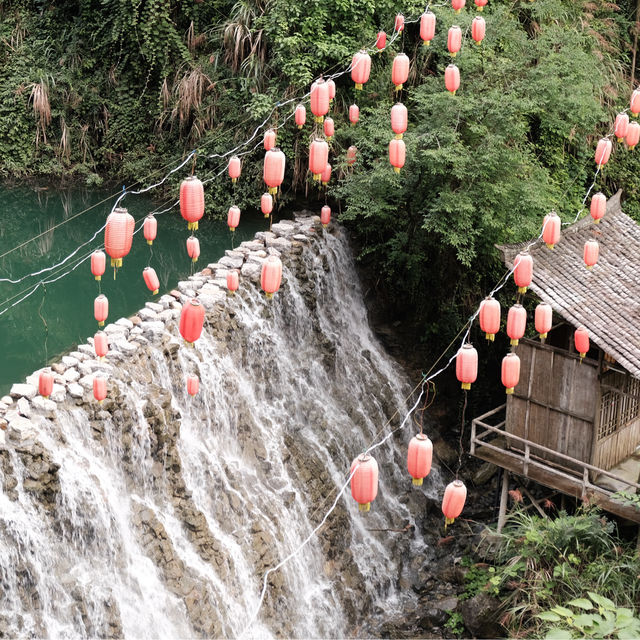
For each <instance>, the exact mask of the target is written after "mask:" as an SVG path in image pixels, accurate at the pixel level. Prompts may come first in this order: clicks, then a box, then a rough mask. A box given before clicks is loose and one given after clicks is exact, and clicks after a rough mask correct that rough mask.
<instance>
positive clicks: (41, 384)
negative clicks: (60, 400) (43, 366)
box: [38, 371, 53, 398]
mask: <svg viewBox="0 0 640 640" xmlns="http://www.w3.org/2000/svg"><path fill="white" fill-rule="evenodd" d="M52 392H53V374H52V373H51V372H50V371H41V372H40V375H39V376H38V393H39V394H40V395H41V396H42V397H43V398H48V397H49V396H50V395H51V393H52Z"/></svg>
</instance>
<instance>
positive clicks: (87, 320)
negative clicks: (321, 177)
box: [0, 187, 266, 396]
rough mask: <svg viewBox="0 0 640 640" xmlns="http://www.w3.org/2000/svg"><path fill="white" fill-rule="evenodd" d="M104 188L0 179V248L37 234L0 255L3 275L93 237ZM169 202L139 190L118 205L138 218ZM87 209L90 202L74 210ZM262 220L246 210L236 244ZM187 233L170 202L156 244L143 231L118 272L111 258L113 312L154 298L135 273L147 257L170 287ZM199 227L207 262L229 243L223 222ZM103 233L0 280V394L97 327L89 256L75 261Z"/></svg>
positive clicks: (183, 268)
mask: <svg viewBox="0 0 640 640" xmlns="http://www.w3.org/2000/svg"><path fill="white" fill-rule="evenodd" d="M109 195H110V194H109V192H106V191H104V190H92V191H88V190H85V191H79V190H72V191H60V190H44V191H38V192H35V191H34V190H33V189H31V188H28V187H17V188H12V189H8V188H5V187H0V211H1V216H2V225H1V226H0V255H2V254H4V253H5V252H7V251H10V250H12V249H13V248H15V247H18V245H20V244H22V243H24V242H25V241H27V240H29V239H31V238H35V240H33V241H32V242H28V243H27V244H25V245H24V246H22V247H20V248H19V249H17V250H15V251H11V253H9V254H8V255H6V256H5V257H3V258H0V279H2V278H11V279H13V280H17V279H19V278H22V277H23V276H25V275H27V274H29V273H33V272H35V271H40V270H41V269H43V268H45V267H49V266H51V265H54V264H58V263H59V262H61V261H62V260H63V259H64V258H65V257H66V256H67V255H69V254H70V253H71V252H72V251H74V250H75V249H76V248H77V247H79V246H80V245H82V244H84V243H85V242H87V241H89V240H91V238H92V237H93V235H94V234H95V232H96V231H97V230H98V229H100V227H102V225H103V224H104V223H105V220H106V218H107V215H108V214H109V211H111V207H112V206H113V203H114V202H115V199H116V198H115V196H113V197H110V198H109V197H108V196H109ZM103 200H105V201H104V202H102V201H103ZM170 204H172V202H171V201H168V202H167V203H166V204H164V205H163V203H154V202H153V201H151V200H150V198H148V197H146V196H144V195H131V196H127V197H126V198H125V199H124V201H123V203H122V206H125V207H127V208H128V209H129V211H130V213H131V214H132V215H133V216H134V217H135V219H136V220H142V219H143V218H144V216H145V215H146V214H147V213H149V212H150V211H154V210H157V209H160V210H163V209H165V208H166V207H168V206H169V205H170ZM94 205H97V206H95V207H94ZM91 207H93V208H91ZM86 209H89V210H88V211H86V213H81V212H83V211H85V210H86ZM78 214H81V215H78ZM75 216H77V217H75ZM138 226H139V224H138V225H137V226H136V228H137V227H138ZM264 228H266V226H265V221H264V220H263V218H262V216H261V215H260V214H259V213H258V212H246V213H244V214H243V216H242V220H241V223H240V226H239V227H238V229H237V231H236V234H235V235H236V239H235V242H236V244H237V243H238V242H240V241H242V240H246V239H248V238H251V237H253V235H254V233H255V232H256V231H258V230H260V229H264ZM187 235H188V232H187V229H186V222H185V221H184V220H183V219H182V218H181V217H180V214H179V213H178V212H177V208H174V209H173V210H172V212H170V213H166V214H163V215H162V216H159V217H158V236H157V238H156V240H155V242H154V243H153V247H152V249H153V253H152V252H151V250H150V248H149V247H148V245H147V244H146V242H145V240H144V238H143V237H142V232H140V233H138V234H137V235H136V236H135V237H134V242H133V247H132V250H131V253H130V254H129V255H128V256H127V257H126V258H125V260H124V266H123V269H122V270H121V271H120V273H119V276H118V279H117V280H116V281H115V282H114V280H113V275H112V272H111V270H110V269H109V267H107V272H106V273H105V275H104V276H103V278H102V292H103V293H105V294H106V296H107V298H108V299H109V311H110V317H111V318H119V317H121V316H128V315H130V314H132V313H134V312H135V311H136V310H137V309H139V308H140V307H141V306H143V305H144V302H145V301H146V300H151V299H152V298H153V296H152V294H151V292H150V291H148V290H147V288H146V286H145V285H144V282H143V280H142V269H143V268H144V267H146V266H147V264H148V263H149V262H150V264H151V266H152V267H154V268H155V270H156V272H157V273H158V278H159V279H160V293H164V292H165V291H167V290H169V289H171V288H173V287H175V286H176V284H177V283H178V281H179V280H181V279H183V278H185V277H186V276H188V275H189V272H190V269H191V261H190V259H189V257H188V256H187V253H186V249H185V245H184V243H185V240H186V237H187ZM198 235H199V238H200V245H201V257H200V260H199V262H198V264H200V265H203V264H204V265H206V264H207V262H212V261H213V260H214V259H216V258H217V257H218V256H219V255H221V254H222V253H224V250H225V249H228V248H230V247H231V235H230V233H229V230H228V228H227V227H226V225H225V224H224V222H220V221H216V222H213V221H207V220H205V221H204V222H202V223H201V225H200V231H199V233H198ZM37 236H39V237H37ZM103 238H104V234H103V233H100V234H98V235H97V237H96V238H95V240H94V241H92V242H89V243H88V244H87V245H86V246H85V247H83V248H82V249H81V250H80V251H79V252H78V253H77V254H76V255H75V256H74V257H73V258H72V259H71V260H69V261H68V262H66V263H65V264H63V265H62V266H61V267H60V268H59V269H55V270H52V271H47V272H45V273H42V274H40V275H39V276H35V277H30V278H27V279H25V280H23V281H22V282H20V283H17V284H12V283H7V282H2V281H0V314H2V315H0V364H1V365H2V366H0V396H2V395H4V394H5V393H7V392H8V391H9V388H10V385H11V384H12V383H14V382H18V381H21V380H23V379H24V377H25V376H26V375H27V374H28V373H30V372H31V371H33V370H34V369H36V368H38V367H41V366H43V365H44V364H45V360H46V356H48V357H49V359H51V358H52V357H53V356H55V354H59V353H64V352H66V351H68V350H70V348H71V347H72V346H73V345H74V344H77V343H79V342H84V341H85V340H86V338H87V336H89V335H93V333H94V332H95V330H96V323H95V320H94V319H93V299H94V298H95V297H96V295H98V284H97V283H96V282H95V280H94V279H93V277H92V276H91V271H90V267H89V263H88V262H87V261H85V262H83V263H81V264H78V260H79V259H80V258H84V257H85V256H88V255H89V254H90V253H91V251H93V250H94V249H96V248H99V247H101V246H102V243H103ZM76 265H78V267H77V268H76V269H75V271H73V272H72V273H70V274H69V275H68V276H65V277H64V278H61V279H59V280H56V281H55V282H52V283H49V284H45V286H44V287H39V288H38V289H37V290H35V291H34V292H33V293H32V294H31V295H29V297H28V298H26V299H25V300H24V301H23V302H21V303H20V304H18V305H17V306H15V307H13V308H10V309H9V310H8V311H7V312H6V313H2V312H3V311H4V310H5V309H8V307H9V306H10V305H11V304H13V303H14V302H16V301H18V300H19V299H20V298H22V297H23V296H25V295H28V294H29V292H31V291H32V290H33V289H34V287H35V286H36V285H37V283H38V282H39V281H40V280H53V279H56V278H57V277H58V276H60V275H62V274H63V273H66V272H67V271H68V270H69V269H71V268H73V267H75V266H76ZM40 316H42V318H44V322H46V324H47V327H48V339H47V351H48V353H45V325H44V323H43V319H42V318H41V317H40Z"/></svg>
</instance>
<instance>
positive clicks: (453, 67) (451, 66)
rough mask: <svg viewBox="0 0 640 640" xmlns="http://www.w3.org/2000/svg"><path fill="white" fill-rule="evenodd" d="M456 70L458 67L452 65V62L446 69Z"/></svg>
mask: <svg viewBox="0 0 640 640" xmlns="http://www.w3.org/2000/svg"><path fill="white" fill-rule="evenodd" d="M457 68H458V67H457V66H456V65H455V64H453V62H452V63H451V64H450V65H448V66H447V69H457Z"/></svg>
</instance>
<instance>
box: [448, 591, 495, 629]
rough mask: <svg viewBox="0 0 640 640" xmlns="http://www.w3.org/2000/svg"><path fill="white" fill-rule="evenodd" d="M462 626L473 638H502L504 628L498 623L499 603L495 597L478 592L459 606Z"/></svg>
mask: <svg viewBox="0 0 640 640" xmlns="http://www.w3.org/2000/svg"><path fill="white" fill-rule="evenodd" d="M459 611H460V613H461V614H462V620H463V622H464V626H465V627H466V628H467V629H468V630H469V631H470V632H471V633H472V634H473V637H474V638H502V637H504V632H505V630H504V628H503V627H502V625H501V624H500V623H499V618H500V611H501V605H500V601H499V600H498V599H497V598H492V597H491V596H490V595H488V594H486V593H484V592H482V591H481V592H480V593H478V594H476V595H475V596H473V598H470V599H469V600H465V601H464V602H463V603H462V604H461V605H460V607H459Z"/></svg>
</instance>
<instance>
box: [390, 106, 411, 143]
mask: <svg viewBox="0 0 640 640" xmlns="http://www.w3.org/2000/svg"><path fill="white" fill-rule="evenodd" d="M407 120H408V114H407V107H405V106H404V105H403V104H402V103H401V102H398V104H394V105H393V107H391V129H392V130H393V133H395V134H396V138H397V139H398V140H401V139H402V134H403V133H404V132H405V131H406V130H407Z"/></svg>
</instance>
